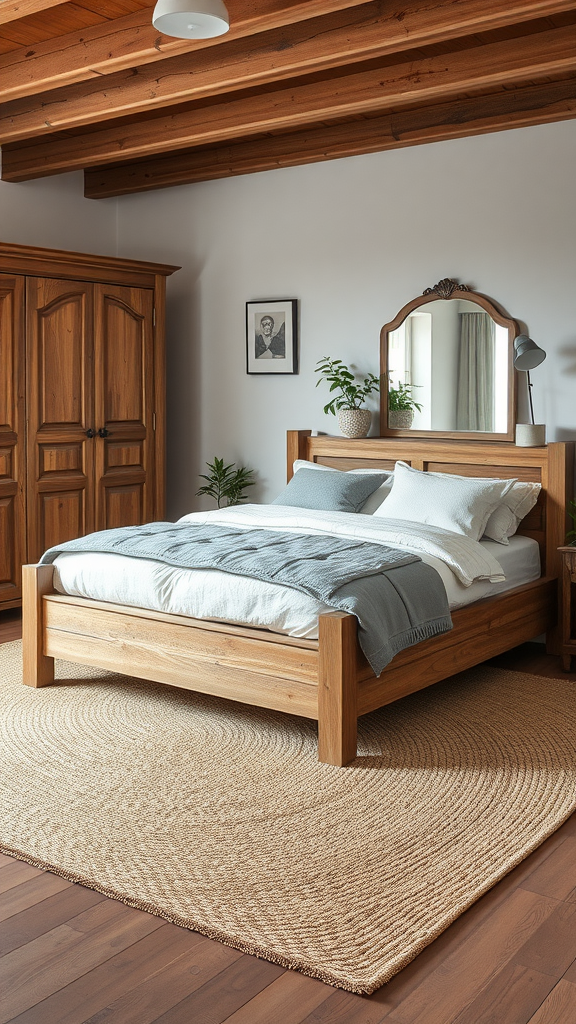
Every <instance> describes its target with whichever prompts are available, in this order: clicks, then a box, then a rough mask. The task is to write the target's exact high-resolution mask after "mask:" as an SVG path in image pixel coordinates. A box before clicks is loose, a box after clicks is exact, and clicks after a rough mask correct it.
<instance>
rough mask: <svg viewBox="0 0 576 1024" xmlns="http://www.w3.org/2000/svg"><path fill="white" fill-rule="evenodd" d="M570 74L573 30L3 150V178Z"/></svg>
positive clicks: (575, 56)
mask: <svg viewBox="0 0 576 1024" xmlns="http://www.w3.org/2000/svg"><path fill="white" fill-rule="evenodd" d="M572 70H576V26H568V27H564V28H557V29H554V30H551V31H548V32H542V33H538V34H536V35H528V36H523V37H520V38H513V39H509V40H506V41H503V42H502V41H500V42H497V43H489V44H486V45H484V46H476V47H472V48H470V49H467V50H459V51H457V52H454V53H449V54H445V55H442V56H437V57H431V58H426V59H421V60H412V61H409V62H407V63H403V64H396V65H392V66H390V67H385V68H381V69H376V70H371V71H364V72H361V73H358V74H350V75H346V76H342V77H340V78H337V79H334V78H332V79H328V80H325V81H320V82H313V83H307V84H305V85H301V86H295V87H291V88H287V89H279V90H277V91H274V92H268V93H261V94H259V95H252V96H244V97H243V96H241V97H238V98H237V99H234V100H230V101H229V102H223V103H218V104H211V105H208V106H206V107H199V108H196V109H194V110H188V111H183V112H178V113H175V114H172V115H165V116H163V117H157V118H150V119H148V120H141V121H138V122H136V123H128V124H123V125H119V126H115V127H114V128H109V129H105V130H103V131H95V132H90V133H87V134H84V135H74V136H64V137H58V138H56V139H48V140H46V141H44V142H39V143H32V144H15V145H11V146H7V147H5V148H4V150H3V167H2V177H3V178H4V179H5V180H6V181H26V180H28V179H30V178H36V177H41V176H43V175H46V174H58V173H61V172H62V171H66V170H74V169H79V168H88V167H94V166H97V165H98V164H105V163H119V162H120V161H121V160H126V159H137V158H139V157H142V156H154V155H159V154H161V153H166V152H168V151H171V150H177V149H186V148H189V147H192V146H201V145H209V144H217V143H220V142H227V141H231V140H234V139H239V138H241V137H247V136H250V135H256V134H259V133H262V132H266V131H273V130H274V131H279V130H280V131H281V130H284V131H289V130H292V129H294V130H298V129H299V128H303V127H305V126H306V125H307V124H313V123H316V124H318V122H320V121H323V120H329V119H336V118H341V117H345V116H348V115H353V114H359V113H365V114H369V113H371V112H373V113H375V112H377V111H382V112H384V111H385V110H386V109H390V108H394V107H395V106H399V105H403V106H414V105H416V104H418V103H424V102H428V103H433V102H438V101H440V100H441V99H444V98H448V97H449V96H457V95H458V94H462V93H464V92H467V91H470V90H480V89H486V88H488V87H490V86H498V85H506V84H507V85H513V84H515V83H520V82H522V81H523V80H526V78H527V77H528V78H530V79H534V78H536V77H543V76H547V75H551V76H553V75H556V76H557V75H558V74H561V73H564V72H570V71H572Z"/></svg>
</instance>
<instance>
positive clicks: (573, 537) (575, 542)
mask: <svg viewBox="0 0 576 1024" xmlns="http://www.w3.org/2000/svg"><path fill="white" fill-rule="evenodd" d="M568 504H569V505H570V506H571V507H570V508H567V509H566V512H567V513H568V515H569V516H570V519H571V520H572V522H573V523H574V526H576V501H569V502H568ZM566 540H567V541H568V543H569V544H571V545H572V546H573V547H576V530H569V531H568V533H567V534H566Z"/></svg>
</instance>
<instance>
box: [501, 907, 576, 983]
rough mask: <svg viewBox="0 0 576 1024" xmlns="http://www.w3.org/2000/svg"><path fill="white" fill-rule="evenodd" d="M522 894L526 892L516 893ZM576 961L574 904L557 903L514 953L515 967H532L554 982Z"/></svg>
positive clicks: (575, 912) (575, 914)
mask: <svg viewBox="0 0 576 1024" xmlns="http://www.w3.org/2000/svg"><path fill="white" fill-rule="evenodd" d="M519 891H525V890H519ZM574 959H576V904H574V903H559V904H558V905H557V907H556V909H555V910H554V912H553V913H552V914H550V915H549V916H548V917H547V918H546V919H545V920H543V921H542V923H541V925H540V926H539V928H537V929H536V930H535V931H534V933H533V934H532V935H531V936H530V937H529V938H528V939H527V941H526V942H525V943H524V944H523V945H522V946H521V947H520V948H519V949H518V950H517V952H516V953H515V954H514V957H513V960H514V963H515V964H520V965H522V966H523V967H532V968H534V970H536V971H540V972H541V973H542V974H549V975H550V976H551V977H553V978H555V979H556V980H557V981H559V980H560V978H561V977H562V975H563V974H564V973H565V971H567V970H568V968H569V967H570V965H571V963H572V961H573V960H574Z"/></svg>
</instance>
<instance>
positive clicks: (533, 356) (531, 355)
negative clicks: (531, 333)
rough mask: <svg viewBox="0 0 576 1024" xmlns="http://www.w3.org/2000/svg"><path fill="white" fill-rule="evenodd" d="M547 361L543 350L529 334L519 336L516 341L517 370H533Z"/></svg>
mask: <svg viewBox="0 0 576 1024" xmlns="http://www.w3.org/2000/svg"><path fill="white" fill-rule="evenodd" d="M545 359H546V353H545V351H544V349H543V348H539V347H538V345H537V344H536V342H535V341H532V339H531V338H529V337H528V335H527V334H519V335H518V337H517V338H515V339H514V366H515V368H516V369H517V370H533V369H534V367H535V366H539V365H540V363H543V362H544V360H545Z"/></svg>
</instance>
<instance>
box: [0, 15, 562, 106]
mask: <svg viewBox="0 0 576 1024" xmlns="http://www.w3.org/2000/svg"><path fill="white" fill-rule="evenodd" d="M6 2H7V0H3V3H6ZM363 2H365V0H259V3H258V8H257V14H256V13H255V9H254V3H253V0H229V9H230V15H231V28H230V32H229V33H228V34H227V35H226V36H223V37H220V38H219V39H216V40H214V39H208V40H198V41H196V42H191V41H190V40H183V39H171V38H170V37H168V36H163V35H160V34H159V33H158V32H156V31H155V30H154V29H153V27H152V24H151V19H152V10H153V7H150V8H146V9H145V10H143V11H137V12H136V13H134V14H130V15H127V16H126V17H124V18H117V19H115V20H114V21H108V22H105V23H104V24H101V25H96V26H93V27H92V28H89V29H83V30H82V31H80V32H71V33H69V34H68V35H65V36H60V37H59V38H57V39H49V40H47V41H46V42H43V43H38V44H34V45H32V46H26V47H22V48H21V49H18V50H13V51H11V52H10V53H7V54H5V55H4V56H1V57H0V101H6V102H7V101H9V100H15V99H18V98H19V97H21V96H32V95H37V94H38V93H42V92H46V91H48V90H50V89H54V88H60V87H61V86H68V85H72V84H74V83H78V82H85V81H89V80H90V79H94V78H98V77H100V76H102V75H110V74H115V73H116V72H118V71H122V70H124V69H126V68H132V67H136V66H142V65H144V64H148V63H151V62H157V61H161V60H163V59H165V58H166V57H170V56H175V55H177V54H183V53H188V54H189V53H198V52H199V51H201V50H203V49H205V48H209V49H212V48H214V47H216V48H219V47H220V46H223V45H224V46H225V45H227V43H229V42H230V41H232V40H234V39H243V38H246V36H250V35H255V34H257V33H259V32H264V31H269V30H272V29H275V28H281V27H283V26H286V25H290V24H295V23H298V22H301V21H305V20H307V19H312V18H316V17H321V16H323V15H327V14H331V13H334V12H336V11H340V10H343V9H349V8H353V7H355V6H360V5H361V4H362V3H363ZM380 6H381V7H383V5H382V4H381V5H380ZM574 6H575V0H509V2H508V3H507V2H506V0H492V2H491V3H490V5H487V4H486V3H484V4H482V3H478V2H477V3H471V2H469V0H461V2H460V3H458V4H457V6H456V5H455V4H454V2H450V0H449V2H445V3H439V2H438V0H410V3H409V4H408V5H407V6H406V7H403V8H402V11H397V10H396V9H395V8H390V7H388V5H386V7H384V8H383V13H382V17H383V18H384V19H385V20H386V22H387V25H386V34H388V33H390V45H391V47H392V48H396V49H398V48H401V47H402V46H404V48H408V47H410V46H418V45H423V44H424V43H429V42H434V41H436V39H437V38H443V39H446V38H449V36H448V35H447V32H448V31H449V24H450V23H451V24H452V33H451V34H452V35H466V34H469V33H471V32H479V31H484V30H486V29H491V28H499V27H503V26H506V25H512V24H515V23H518V22H521V21H531V20H533V19H536V18H545V17H550V16H553V15H554V14H559V13H562V12H564V11H569V10H573V9H574ZM436 20H438V21H439V23H440V26H441V27H440V36H436V34H435V23H436Z"/></svg>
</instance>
